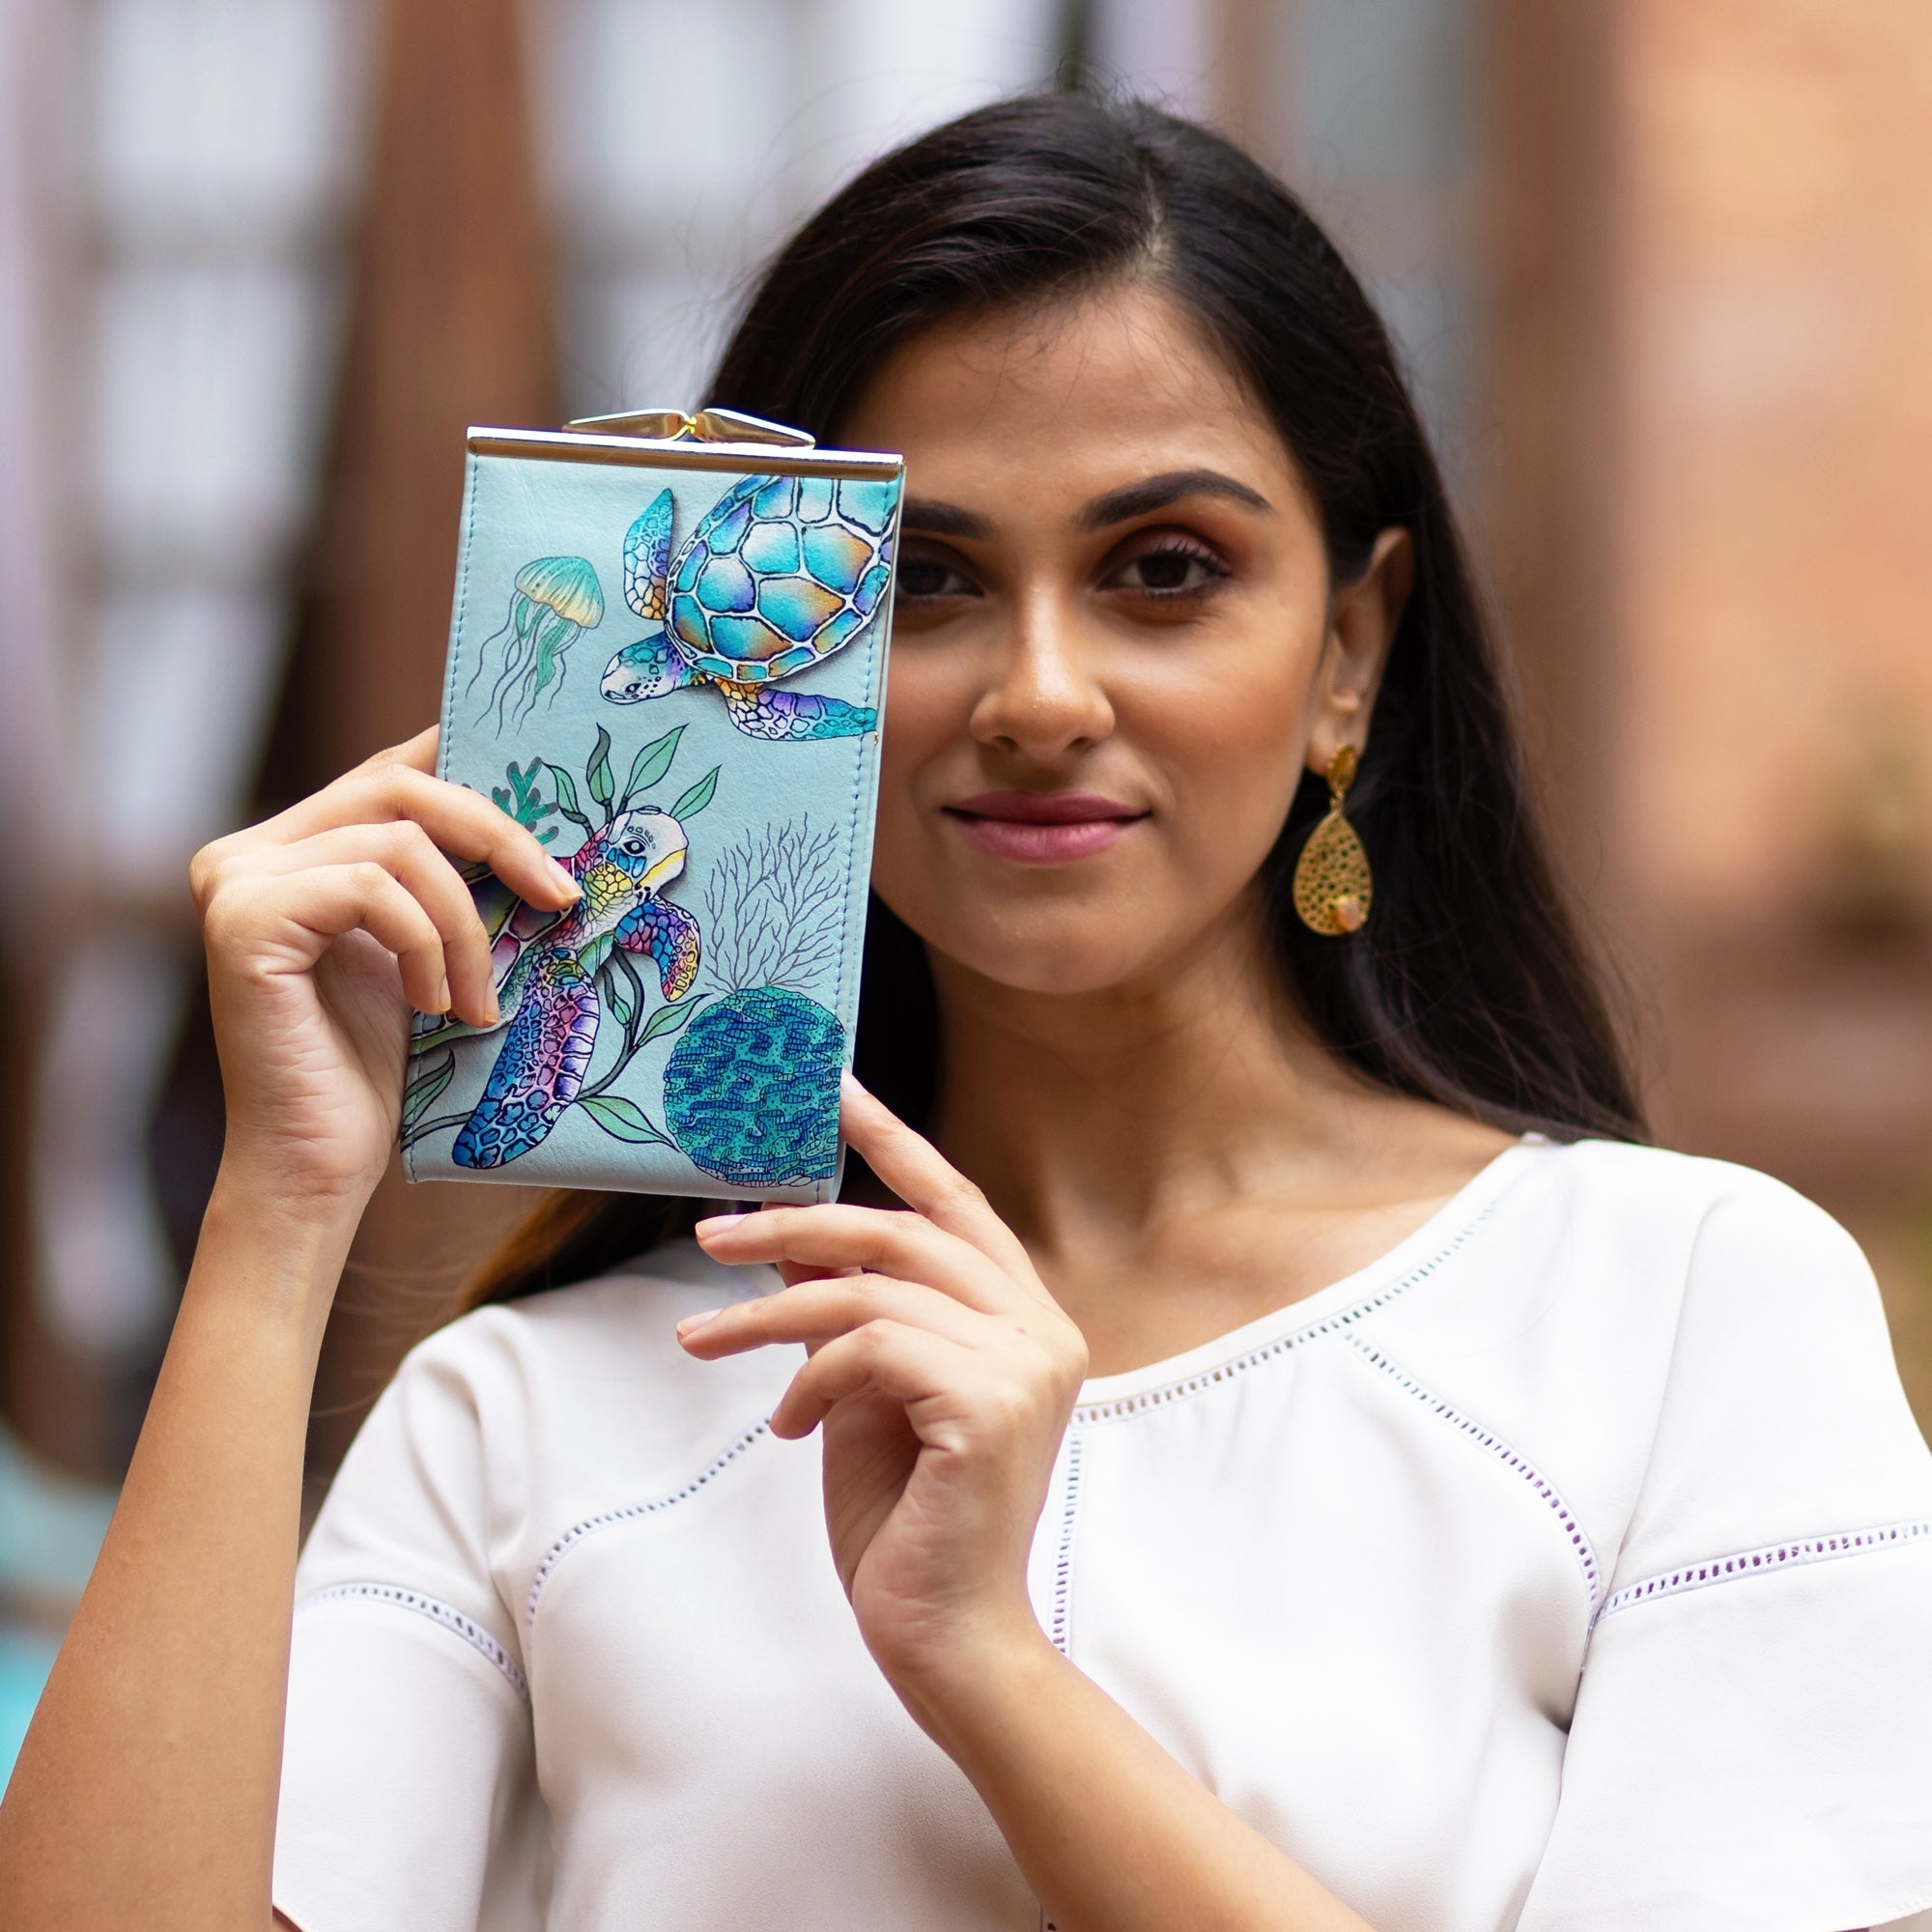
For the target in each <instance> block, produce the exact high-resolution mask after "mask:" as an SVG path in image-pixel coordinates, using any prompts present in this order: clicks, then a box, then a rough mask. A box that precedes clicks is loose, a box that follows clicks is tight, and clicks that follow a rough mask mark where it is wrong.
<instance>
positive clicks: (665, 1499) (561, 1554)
mask: <svg viewBox="0 0 1932 1932" xmlns="http://www.w3.org/2000/svg"><path fill="white" fill-rule="evenodd" d="M770 1429H771V1418H770V1417H769V1416H767V1417H766V1418H765V1420H764V1421H762V1422H755V1423H753V1425H752V1427H751V1428H750V1429H748V1430H746V1432H745V1433H744V1435H741V1436H739V1438H738V1439H737V1441H735V1442H734V1443H732V1444H731V1446H730V1447H729V1448H728V1449H726V1450H725V1452H724V1454H723V1455H721V1456H715V1457H713V1458H712V1460H711V1461H710V1462H709V1463H706V1464H705V1466H704V1467H703V1468H702V1469H700V1470H699V1471H698V1472H697V1474H696V1475H695V1476H694V1477H692V1479H691V1480H690V1481H689V1482H688V1483H685V1484H683V1485H681V1486H680V1487H679V1488H677V1489H675V1490H672V1491H671V1492H670V1493H669V1494H668V1495H663V1496H653V1497H651V1499H650V1500H649V1501H648V1502H641V1503H626V1504H625V1505H624V1507H623V1508H622V1509H613V1510H606V1511H605V1512H604V1513H603V1515H601V1516H591V1517H585V1518H584V1520H582V1522H579V1523H573V1524H572V1525H571V1527H570V1528H568V1529H567V1530H565V1531H564V1533H563V1534H562V1535H561V1536H559V1537H558V1538H557V1540H556V1541H555V1542H554V1543H553V1544H552V1545H551V1547H550V1548H549V1549H548V1550H546V1551H545V1552H544V1559H543V1561H542V1562H541V1563H539V1564H538V1565H537V1571H536V1575H535V1576H534V1577H531V1578H530V1594H529V1596H528V1598H527V1599H526V1602H525V1605H524V1624H525V1627H526V1629H534V1628H535V1626H536V1620H537V1599H538V1598H539V1597H541V1596H542V1595H543V1593H544V1585H545V1584H546V1583H548V1582H549V1581H550V1579H551V1575H552V1573H553V1572H554V1570H555V1569H556V1566H557V1565H558V1564H559V1563H561V1562H562V1561H563V1559H564V1558H565V1557H566V1556H568V1555H569V1554H570V1552H571V1551H572V1550H573V1549H575V1548H577V1546H578V1545H579V1544H580V1543H582V1541H583V1539H584V1538H585V1537H586V1536H590V1535H592V1534H593V1533H594V1532H596V1531H597V1530H600V1529H609V1528H610V1527H611V1524H612V1523H614V1522H634V1521H635V1520H637V1519H638V1518H639V1517H644V1516H656V1515H657V1514H658V1513H659V1512H660V1511H662V1510H668V1509H671V1508H673V1507H674V1506H675V1505H676V1504H678V1503H681V1502H685V1501H688V1500H689V1499H690V1498H691V1497H693V1496H695V1495H696V1493H697V1492H698V1491H699V1490H701V1489H704V1488H705V1487H706V1486H707V1485H709V1484H710V1483H711V1482H712V1481H713V1480H714V1479H715V1478H716V1477H717V1476H718V1475H720V1474H721V1473H722V1472H723V1471H724V1470H725V1469H728V1468H729V1467H730V1466H731V1464H732V1463H735V1462H736V1461H737V1460H738V1458H739V1457H740V1456H742V1455H743V1454H744V1453H745V1451H746V1450H747V1449H749V1448H751V1446H752V1445H753V1443H754V1442H756V1441H757V1440H758V1439H759V1438H760V1437H761V1436H763V1435H767V1434H769V1433H770Z"/></svg>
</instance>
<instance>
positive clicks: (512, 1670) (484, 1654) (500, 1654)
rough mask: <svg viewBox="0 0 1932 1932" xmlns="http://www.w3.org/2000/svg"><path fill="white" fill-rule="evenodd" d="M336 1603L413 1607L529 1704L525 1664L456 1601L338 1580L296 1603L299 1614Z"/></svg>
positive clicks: (398, 1587) (395, 1587)
mask: <svg viewBox="0 0 1932 1932" xmlns="http://www.w3.org/2000/svg"><path fill="white" fill-rule="evenodd" d="M337 1603H367V1604H386V1605H388V1606H389V1607H390V1608H391V1609H397V1610H412V1611H413V1612H414V1613H415V1614H416V1615H417V1616H419V1617H427V1618H428V1619H429V1620H430V1621H431V1622H432V1623H435V1624H440V1625H441V1626H442V1628H443V1629H444V1630H446V1631H448V1632H450V1633H451V1634H453V1635H456V1636H460V1637H461V1638H462V1639H463V1641H464V1642H465V1643H467V1644H468V1645H469V1647H470V1649H471V1650H473V1651H475V1653H476V1654H477V1655H478V1656H479V1657H481V1658H483V1659H485V1660H486V1661H487V1662H491V1663H493V1664H495V1665H496V1666H497V1669H498V1670H499V1671H501V1672H502V1674H503V1677H504V1679H505V1681H506V1682H507V1683H508V1684H509V1687H510V1689H511V1690H514V1691H515V1692H516V1693H517V1695H518V1696H519V1697H521V1698H522V1699H523V1700H524V1702H525V1703H526V1704H527V1703H528V1702H529V1701H530V1687H529V1680H528V1679H527V1678H526V1677H525V1675H524V1666H523V1665H522V1664H521V1663H519V1662H517V1660H516V1659H515V1658H514V1657H512V1656H511V1655H510V1653H509V1651H508V1650H507V1649H505V1648H504V1646H503V1645H502V1644H500V1643H498V1642H497V1639H496V1638H495V1637H494V1636H492V1635H491V1634H490V1633H489V1632H488V1631H487V1630H485V1629H484V1628H483V1626H482V1625H481V1624H479V1623H477V1622H476V1621H475V1619H474V1618H473V1617H466V1616H465V1615H464V1614H463V1612H462V1611H461V1610H459V1609H458V1608H457V1607H456V1606H455V1605H453V1604H445V1603H444V1602H442V1600H441V1599H440V1598H439V1597H426V1596H424V1595H423V1593H422V1592H421V1591H420V1590H406V1589H404V1588H403V1586H402V1585H401V1584H400V1583H335V1584H332V1585H330V1587H329V1588H327V1589H326V1590H312V1591H311V1592H310V1593H309V1594H308V1595H307V1596H305V1597H303V1598H302V1599H300V1601H299V1602H298V1603H297V1605H296V1614H297V1615H298V1616H299V1615H300V1614H301V1612H302V1611H303V1610H307V1609H313V1608H315V1607H316V1606H317V1605H321V1604H337Z"/></svg>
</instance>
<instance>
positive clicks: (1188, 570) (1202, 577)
mask: <svg viewBox="0 0 1932 1932" xmlns="http://www.w3.org/2000/svg"><path fill="white" fill-rule="evenodd" d="M1227 574H1228V570H1227V566H1226V565H1225V564H1224V563H1222V561H1221V560H1220V558H1219V557H1217V556H1215V555H1214V554H1212V553H1211V552H1210V551H1208V550H1206V549H1197V548H1196V547H1195V546H1193V545H1192V544H1185V545H1183V544H1166V545H1163V546H1162V547H1161V548H1160V549H1158V550H1147V551H1143V552H1142V553H1141V554H1140V555H1139V556H1135V557H1129V558H1128V559H1127V561H1126V562H1125V563H1123V564H1122V565H1121V566H1120V568H1119V569H1118V570H1116V571H1115V572H1114V573H1113V575H1112V576H1111V577H1110V578H1109V579H1108V580H1107V582H1108V584H1109V586H1110V587H1111V588H1114V589H1117V590H1128V591H1138V592H1139V593H1140V594H1141V595H1142V596H1144V597H1189V596H1193V595H1195V594H1197V593H1198V592H1201V591H1204V590H1207V589H1208V587H1209V586H1210V585H1211V584H1213V583H1214V582H1216V581H1217V580H1218V579H1220V578H1223V577H1226V576H1227Z"/></svg>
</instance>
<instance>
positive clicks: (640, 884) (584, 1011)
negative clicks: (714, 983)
mask: <svg viewBox="0 0 1932 1932" xmlns="http://www.w3.org/2000/svg"><path fill="white" fill-rule="evenodd" d="M686 849H687V845H686V839H685V835H684V828H683V827H682V826H681V825H679V823H678V822H677V820H676V819H675V818H673V817H672V816H671V815H670V814H669V813H668V812H666V811H660V810H657V809H656V808H655V807H650V806H644V807H639V808H638V809H637V810H629V811H623V812H620V813H618V814H617V816H616V817H615V818H614V819H612V821H611V824H609V825H608V826H606V827H605V828H604V829H603V830H602V831H601V832H598V833H596V834H594V835H593V836H592V837H591V838H586V839H585V840H584V842H583V844H582V847H581V848H580V849H579V850H578V851H577V853H576V854H575V855H574V856H573V857H572V858H571V859H570V860H569V861H568V862H567V863H568V866H569V869H570V871H571V872H572V874H573V875H574V876H575V877H576V879H577V882H578V884H579V885H581V886H582V888H583V896H582V898H581V899H579V900H578V902H577V903H576V904H575V905H574V906H572V907H571V908H570V909H569V910H568V911H567V912H565V913H564V914H562V915H561V916H560V917H559V916H557V915H554V914H544V913H539V912H535V911H533V910H532V909H531V908H529V907H527V906H525V905H521V904H519V905H518V906H517V907H516V909H515V910H514V911H513V912H512V914H511V916H510V918H509V919H508V920H507V921H506V922H505V923H504V924H503V926H502V928H501V930H500V931H499V932H498V934H497V940H496V943H495V945H494V947H493V949H492V951H493V953H494V955H495V958H496V962H497V1003H498V1005H499V1006H500V1008H501V1009H502V1014H503V1017H502V1020H501V1021H500V1022H499V1024H500V1026H501V1027H503V1028H505V1029H507V1031H505V1032H504V1036H503V1044H502V1047H501V1049H500V1050H499V1051H498V1053H497V1064H496V1065H495V1066H494V1067H493V1068H492V1069H491V1073H490V1078H489V1082H488V1084H487V1085H486V1086H485V1087H484V1090H483V1097H482V1098H481V1099H480V1100H479V1101H478V1102H477V1103H476V1106H475V1108H474V1110H473V1111H472V1112H471V1113H470V1115H469V1119H468V1120H467V1121H465V1122H464V1123H463V1128H462V1131H461V1132H460V1133H459V1134H458V1135H457V1137H456V1145H455V1146H454V1147H453V1148H452V1149H451V1150H450V1159H451V1160H452V1161H454V1162H455V1164H456V1165H457V1166H458V1167H471V1168H480V1167H501V1166H502V1165H503V1164H504V1162H506V1161H512V1160H515V1159H517V1158H518V1157H519V1156H520V1155H522V1154H526V1153H527V1152H529V1151H530V1150H531V1149H532V1148H533V1147H536V1146H537V1145H539V1144H540V1143H541V1142H542V1141H543V1139H544V1138H545V1136H546V1135H547V1134H549V1132H550V1130H551V1129H552V1128H553V1127H554V1126H555V1124H556V1122H557V1121H558V1120H559V1119H560V1118H561V1117H562V1115H563V1113H564V1111H565V1109H566V1108H568V1107H569V1106H570V1105H571V1103H572V1102H573V1101H575V1100H576V1099H577V1097H578V1095H579V1094H580V1093H581V1092H582V1087H583V1079H584V1075H585V1073H586V1072H587V1071H588V1070H589V1066H590V1055H591V1051H592V1049H593V1048H594V1047H595V1045H596V1043H597V1024H598V1018H599V1001H598V995H597V972H598V968H599V967H600V966H601V965H602V964H603V962H604V959H605V958H606V956H607V955H608V954H609V952H610V951H611V947H612V946H619V947H622V948H623V949H624V950H625V951H626V952H637V953H643V954H646V955H647V956H648V957H649V958H650V959H651V960H652V961H653V962H654V963H655V965H656V967H657V969H658V979H659V983H660V985H661V986H662V988H663V991H664V996H665V998H666V999H667V1000H676V999H679V998H681V997H682V996H683V995H684V994H685V993H686V992H688V991H689V990H690V987H691V984H692V981H693V980H696V977H697V964H698V943H699V942H698V927H697V922H696V920H695V919H693V918H692V916H691V915H690V914H689V913H688V912H686V911H685V910H684V908H683V907H682V906H679V905H675V904H673V903H672V902H671V901H670V900H669V899H668V898H666V897H664V896H663V895H664V890H665V888H666V887H667V886H668V885H669V884H670V883H671V881H672V880H673V879H675V878H676V877H677V876H678V874H679V873H680V872H682V871H683V869H684V862H685V854H686ZM496 1030H497V1029H494V1028H492V1029H478V1030H475V1031H489V1032H494V1031H496Z"/></svg>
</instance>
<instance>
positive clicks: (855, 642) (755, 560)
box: [401, 410, 903, 1202]
mask: <svg viewBox="0 0 1932 1932" xmlns="http://www.w3.org/2000/svg"><path fill="white" fill-rule="evenodd" d="M902 479H903V465H902V463H901V460H900V459H899V458H898V457H896V456H892V455H880V454H868V453H866V452H861V451H847V450H822V449H817V448H815V447H813V446H812V443H811V440H810V438H809V437H807V436H805V435H803V434H802V433H801V432H798V431H795V430H789V429H785V428H783V427H781V426H780V425H777V424H771V423H765V422H761V421H759V420H758V419H757V418H755V417H749V416H743V415H739V414H737V413H736V412H728V411H723V410H707V411H704V412H700V413H698V414H697V415H696V416H686V415H684V414H683V413H681V412H676V411H652V412H646V413H644V414H640V415H628V416H623V417H615V418H611V417H604V418H594V419H591V420H588V421H584V422H579V423H573V424H571V425H569V426H568V428H567V429H566V430H564V431H561V432H556V433H549V432H536V431H528V430H513V429H472V430H471V431H470V432H469V466H468V475H467V480H466V484H465V489H464V498H463V518H462V526H461V540H460V545H459V550H458V557H457V572H456V594H455V605H454V611H453V614H452V617H451V622H450V639H449V660H448V667H447V672H446V676H445V678H444V686H443V700H442V729H441V738H440V749H439V754H438V757H439V762H438V770H439V772H440V775H441V776H442V777H443V778H445V779H448V780H451V781H454V782H456V783H458V784H464V785H468V786H469V787H470V788H471V789H473V790H475V791H478V792H480V793H482V794H483V795H484V796H485V797H487V798H490V799H493V800H494V801H495V802H496V804H497V806H498V807H499V808H500V809H501V810H504V811H505V812H507V813H508V814H509V815H510V816H512V817H513V818H515V819H516V820H517V822H518V823H519V824H522V825H525V826H527V827H528V828H529V829H530V830H531V831H532V832H534V833H535V834H536V836H537V838H540V839H542V840H543V841H544V842H545V844H547V845H548V846H549V847H550V848H551V850H552V852H553V853H554V855H555V856H556V858H557V859H558V860H559V862H560V863H562V864H563V865H564V866H565V867H567V868H568V869H569V870H570V871H571V872H573V873H574V874H575V876H576V878H577V880H578V882H579V884H580V885H581V886H582V899H581V900H580V901H579V902H578V904H577V905H576V906H574V907H572V908H571V909H569V910H568V911H567V912H565V913H564V914H562V915H561V916H559V915H557V914H554V913H553V912H550V911H548V910H539V909H537V908H533V907H529V906H526V905H525V904H523V903H522V902H521V901H520V900H518V899H516V898H514V897H513V896H511V895H510V894H509V893H508V892H507V891H506V890H505V889H504V888H503V887H501V886H500V885H499V884H498V883H497V881H496V880H495V879H494V878H491V877H489V876H487V875H476V876H473V877H472V883H471V890H472V891H473V893H474V894H475V896H476V902H477V907H478V910H479V912H481V914H482V916H483V920H484V924H485V927H486V929H487V930H488V931H489V933H490V935H491V941H492V951H493V956H494V959H495V962H496V979H497V997H498V1003H499V1006H500V1008H501V1015H502V1017H501V1020H500V1022H499V1023H498V1024H497V1026H496V1027H494V1028H489V1029H482V1028H476V1027H472V1026H469V1025H468V1024H466V1023H462V1022H458V1021H454V1020H451V1019H449V1018H447V1017H437V1016H432V1015H419V1016H418V1017H417V1020H416V1022H415V1026H414V1029H413V1032H412V1038H411V1043H410V1065H409V1074H408V1080H407V1085H406V1088H405V1091H404V1095H403V1109H402V1125H401V1138H402V1146H403V1160H404V1165H405V1169H406V1171H407V1172H408V1175H409V1178H410V1179H412V1180H497V1181H514V1182H521V1183H526V1184H528V1183H536V1184H540V1185H547V1186H560V1187H591V1188H616V1189H624V1190H630V1191H637V1192H643V1193H666V1194H691V1195H699V1196H711V1197H715V1198H720V1199H770V1200H778V1201H798V1202H814V1201H828V1200H831V1199H833V1198H835V1197H836V1195H837V1192H838V1175H839V1169H840V1164H841V1159H842V1148H841V1145H840V1142H839V1138H838V1083H839V1075H840V1072H841V1071H842V1070H843V1069H844V1068H845V1067H847V1066H849V1065H850V1064H851V1054H852V1037H853V1030H854V1027H855V1025H856V1023H857V1019H858V992H859V962H860V956H861V952H862V949H863V945H864V938H865V919H866V895H867V877H868V874H869V871H870V867H871V846H872V820H873V812H874V808H875V802H876V794H877V785H878V767H879V715H880V710H881V707H882V705H883V702H884V695H885V674H886V653H887V648H888V643H889V638H890V631H891V623H892V584H893V562H894V554H895V548H896V538H897V530H898V510H899V496H900V487H901V483H902Z"/></svg>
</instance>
